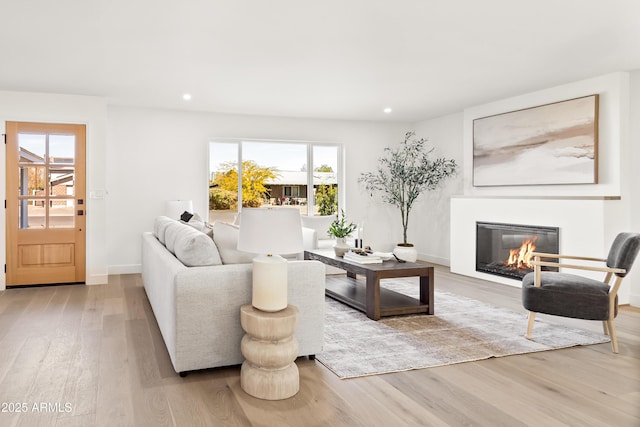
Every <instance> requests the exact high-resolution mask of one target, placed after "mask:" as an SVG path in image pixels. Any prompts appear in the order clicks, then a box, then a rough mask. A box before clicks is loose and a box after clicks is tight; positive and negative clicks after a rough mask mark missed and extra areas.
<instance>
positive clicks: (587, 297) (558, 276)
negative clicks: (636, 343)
mask: <svg viewBox="0 0 640 427" xmlns="http://www.w3.org/2000/svg"><path fill="white" fill-rule="evenodd" d="M639 250H640V234H638V233H620V234H618V236H617V237H616V238H615V240H614V241H613V244H612V245H611V249H610V250H609V256H608V257H607V258H606V259H601V258H589V257H580V256H568V255H558V254H543V253H534V254H533V255H534V262H533V265H534V271H533V272H532V273H529V274H527V275H526V276H524V278H523V279H522V305H523V306H524V308H526V309H527V310H529V324H528V326H527V338H528V339H531V330H532V329H533V322H534V318H535V314H536V313H545V314H552V315H555V316H563V317H573V318H577V319H586V320H601V321H602V322H603V327H604V333H605V334H608V335H609V336H610V337H611V345H612V347H613V352H614V353H617V352H618V339H617V338H616V330H615V326H614V324H613V320H614V318H615V316H616V314H618V296H617V294H618V289H619V288H620V284H621V283H622V279H623V278H624V277H625V276H626V275H627V274H628V273H629V270H631V266H632V265H633V262H634V260H635V259H636V256H637V255H638V251H639ZM545 259H547V260H548V259H554V261H544V260H545ZM555 259H558V260H561V259H570V260H571V259H573V260H582V261H588V262H593V263H596V262H598V263H600V265H602V264H601V263H603V262H604V263H605V266H597V265H573V264H565V263H562V262H555ZM587 264H589V263H587ZM545 266H546V267H560V268H570V269H581V270H590V271H601V272H603V273H605V278H604V280H603V281H598V280H594V279H590V278H587V277H582V276H579V275H576V274H569V273H563V272H548V271H542V267H545Z"/></svg>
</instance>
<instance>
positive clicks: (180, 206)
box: [164, 200, 193, 219]
mask: <svg viewBox="0 0 640 427" xmlns="http://www.w3.org/2000/svg"><path fill="white" fill-rule="evenodd" d="M184 211H187V212H189V213H193V201H191V200H167V203H166V204H165V208H164V214H165V216H168V217H169V218H173V219H180V215H182V214H183V212H184Z"/></svg>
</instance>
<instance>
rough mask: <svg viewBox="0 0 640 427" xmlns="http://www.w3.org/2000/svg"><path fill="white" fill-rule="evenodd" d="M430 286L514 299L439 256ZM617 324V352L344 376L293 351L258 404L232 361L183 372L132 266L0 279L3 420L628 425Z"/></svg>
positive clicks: (631, 379)
mask: <svg viewBox="0 0 640 427" xmlns="http://www.w3.org/2000/svg"><path fill="white" fill-rule="evenodd" d="M436 287H437V289H440V290H445V291H451V292H455V293H458V294H461V295H466V296H468V297H472V298H476V299H479V300H482V301H485V302H488V303H492V304H494V305H496V306H501V307H505V308H509V309H512V310H517V311H522V310H523V309H522V307H521V305H520V290H519V289H518V288H514V287H509V286H504V285H498V284H494V283H489V282H484V281H481V280H477V279H471V278H467V277H461V276H457V275H454V274H451V273H449V272H448V270H447V269H446V268H443V267H438V268H436ZM437 311H438V306H437V301H436V314H437ZM540 317H541V318H544V319H545V320H547V321H555V322H557V323H562V324H568V325H570V326H574V327H579V328H583V329H588V330H596V331H601V323H600V322H588V321H578V320H574V319H561V318H554V317H551V316H546V317H545V316H540ZM616 324H617V329H618V334H619V341H620V354H618V355H615V354H613V353H612V352H611V348H610V344H600V345H594V346H588V347H576V348H570V349H563V350H556V351H548V352H541V353H532V354H526V355H520V356H509V357H503V358H498V359H489V360H484V361H480V362H472V363H463V364H458V365H451V366H444V367H438V368H431V369H423V370H414V371H407V372H400V373H394V374H387V375H378V376H370V377H364V378H356V379H350V380H340V379H338V378H337V377H336V376H335V375H334V374H332V373H331V372H330V371H328V370H327V369H326V368H324V367H323V366H322V365H321V364H320V363H317V362H315V361H310V360H307V359H306V358H300V359H299V360H298V361H297V363H298V367H299V370H300V377H301V386H300V392H299V393H298V394H297V395H296V396H294V397H293V398H291V399H288V400H284V401H277V402H268V401H262V400H259V399H255V398H253V397H251V396H248V395H247V394H245V393H244V392H243V391H242V390H241V389H240V380H239V367H230V368H222V369H209V370H205V371H199V372H194V373H191V374H190V375H188V376H187V377H186V378H180V377H179V376H178V375H177V374H176V373H175V372H174V371H173V368H172V366H171V363H170V361H169V356H168V354H167V351H166V348H165V346H164V342H163V341H162V337H161V335H160V332H159V330H158V327H157V324H156V321H155V318H154V316H153V312H152V310H151V307H150V306H149V302H148V300H147V298H146V295H145V293H144V289H143V288H142V283H141V278H140V275H138V274H134V275H121V276H111V277H110V278H109V284H108V285H103V286H84V285H69V286H50V287H37V288H17V289H8V290H7V291H5V292H0V404H1V405H2V407H0V426H83V427H84V426H256V427H257V426H350V427H351V426H363V427H365V426H366V427H370V426H639V425H640V310H638V309H636V308H631V307H622V309H621V313H620V315H619V316H618V319H617V322H616ZM212 327H215V325H212Z"/></svg>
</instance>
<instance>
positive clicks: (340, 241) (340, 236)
mask: <svg viewBox="0 0 640 427" xmlns="http://www.w3.org/2000/svg"><path fill="white" fill-rule="evenodd" d="M340 214H341V215H337V214H336V219H335V220H334V221H333V222H332V223H331V226H329V230H328V231H327V234H329V235H330V236H333V237H335V238H336V244H335V246H334V247H333V250H334V252H335V253H336V256H343V255H344V254H345V253H346V252H347V251H348V250H349V245H347V242H346V241H345V239H346V238H347V237H349V236H350V235H351V233H353V232H354V231H355V229H356V226H355V224H354V223H352V222H347V217H346V216H345V215H344V211H340Z"/></svg>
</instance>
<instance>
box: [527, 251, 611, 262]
mask: <svg viewBox="0 0 640 427" xmlns="http://www.w3.org/2000/svg"><path fill="white" fill-rule="evenodd" d="M531 255H532V256H534V257H536V256H538V257H540V258H563V259H579V260H583V261H600V262H606V261H607V260H606V259H604V258H592V257H585V256H576V255H561V254H548V253H543V252H531Z"/></svg>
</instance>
